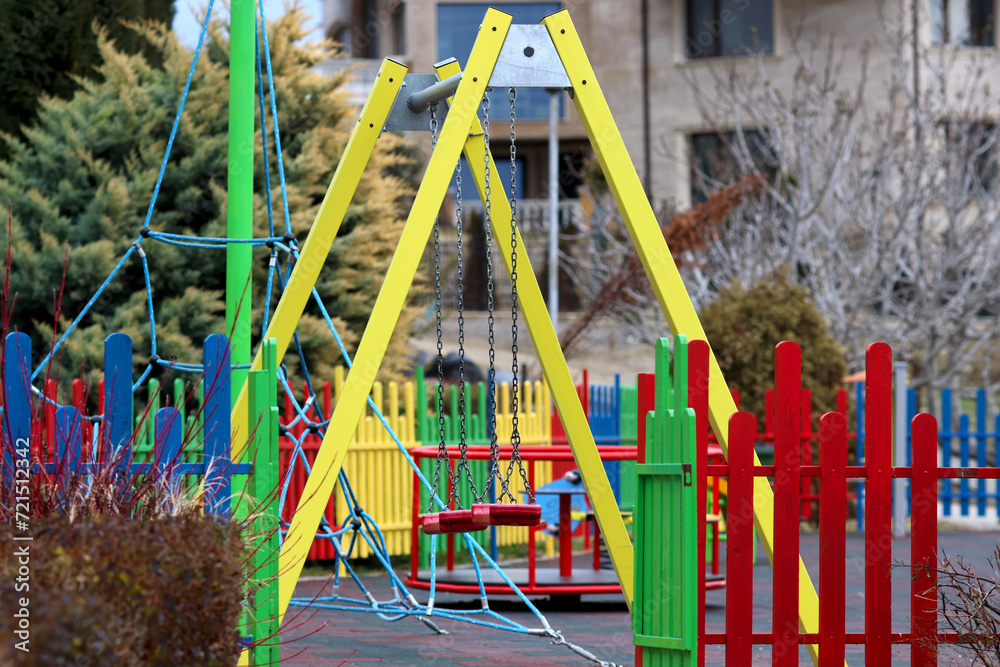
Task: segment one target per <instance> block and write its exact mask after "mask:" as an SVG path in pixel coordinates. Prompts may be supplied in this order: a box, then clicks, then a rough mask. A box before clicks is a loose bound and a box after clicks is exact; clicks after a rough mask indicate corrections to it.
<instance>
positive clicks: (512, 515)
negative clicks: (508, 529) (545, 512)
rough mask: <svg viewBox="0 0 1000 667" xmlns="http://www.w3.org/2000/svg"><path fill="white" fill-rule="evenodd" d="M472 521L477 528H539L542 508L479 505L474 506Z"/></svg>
mask: <svg viewBox="0 0 1000 667" xmlns="http://www.w3.org/2000/svg"><path fill="white" fill-rule="evenodd" d="M471 511H472V517H471V518H472V521H473V523H475V524H476V525H477V526H481V528H480V529H482V528H487V527H489V526H537V525H538V524H540V523H541V522H542V506H541V505H537V504H531V505H513V504H507V503H477V504H475V505H473V506H472V510H471Z"/></svg>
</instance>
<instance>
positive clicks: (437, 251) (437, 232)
mask: <svg viewBox="0 0 1000 667" xmlns="http://www.w3.org/2000/svg"><path fill="white" fill-rule="evenodd" d="M430 113H431V152H432V153H433V152H434V149H435V148H436V147H437V132H438V120H437V105H436V104H432V105H431V107H430ZM434 315H435V319H436V323H437V375H438V383H437V414H438V453H437V461H436V462H435V464H434V483H433V486H432V490H433V492H432V493H431V494H430V500H429V501H428V507H427V511H428V512H432V511H434V496H436V495H437V491H438V484H439V482H440V478H441V465H442V464H443V465H444V466H445V467H446V468H447V470H448V479H449V480H451V479H452V474H451V462H450V461H449V460H448V447H447V445H446V444H445V441H444V345H443V343H442V339H443V334H442V331H441V222H440V220H437V219H435V220H434ZM451 486H452V487H454V484H452V485H451Z"/></svg>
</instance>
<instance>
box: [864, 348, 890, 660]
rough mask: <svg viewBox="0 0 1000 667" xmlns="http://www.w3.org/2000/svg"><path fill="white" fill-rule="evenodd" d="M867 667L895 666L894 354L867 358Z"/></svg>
mask: <svg viewBox="0 0 1000 667" xmlns="http://www.w3.org/2000/svg"><path fill="white" fill-rule="evenodd" d="M865 431H866V433H865V469H866V472H867V474H868V477H867V481H866V482H865V496H866V498H865V501H866V502H865V634H866V635H867V643H866V645H865V664H866V665H868V667H883V666H884V665H888V664H891V663H892V638H891V636H890V632H891V631H892V579H891V574H890V567H891V563H892V533H891V531H892V515H891V512H892V460H891V456H892V349H891V348H890V347H889V346H888V345H887V344H885V343H872V344H871V345H869V346H868V350H867V351H866V354H865Z"/></svg>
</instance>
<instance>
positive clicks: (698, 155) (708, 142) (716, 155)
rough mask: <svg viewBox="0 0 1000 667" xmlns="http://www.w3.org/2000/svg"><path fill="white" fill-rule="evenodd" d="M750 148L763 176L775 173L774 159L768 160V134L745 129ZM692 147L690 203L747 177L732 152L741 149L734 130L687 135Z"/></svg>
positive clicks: (744, 132)
mask: <svg viewBox="0 0 1000 667" xmlns="http://www.w3.org/2000/svg"><path fill="white" fill-rule="evenodd" d="M743 136H744V137H745V139H746V144H747V149H748V151H749V153H750V156H751V157H752V158H753V161H754V167H753V169H755V170H758V171H759V172H761V173H762V174H764V175H768V176H770V175H773V174H774V167H773V166H771V165H773V163H774V161H773V160H772V159H769V153H770V151H769V149H768V144H767V140H766V138H765V135H764V134H762V133H761V132H758V131H757V130H744V131H743ZM688 140H689V143H690V149H691V203H692V204H700V203H702V202H704V201H706V200H707V199H708V195H709V193H710V192H712V191H714V190H715V189H716V186H725V185H730V184H732V183H735V182H736V181H737V180H739V178H740V177H742V176H746V175H747V174H746V173H745V171H741V169H740V166H739V165H738V164H737V161H736V157H735V156H734V154H733V151H738V150H739V148H738V147H737V146H736V140H737V137H736V133H735V132H732V131H730V132H705V133H697V134H692V135H690V136H689V137H688Z"/></svg>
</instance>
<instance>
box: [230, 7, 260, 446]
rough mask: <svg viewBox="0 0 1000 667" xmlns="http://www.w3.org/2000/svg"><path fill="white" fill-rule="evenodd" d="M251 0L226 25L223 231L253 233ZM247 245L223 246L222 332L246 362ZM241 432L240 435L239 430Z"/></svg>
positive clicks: (237, 375)
mask: <svg viewBox="0 0 1000 667" xmlns="http://www.w3.org/2000/svg"><path fill="white" fill-rule="evenodd" d="M255 9H256V6H255V2H254V0H233V2H232V9H231V11H230V28H229V181H228V204H227V205H228V215H227V227H226V234H227V235H228V236H229V238H243V239H248V238H251V237H252V235H253V149H254V74H255V68H254V64H255V61H254V57H255V53H254V49H255V43H256V32H257V24H256V20H255V16H256V15H255V13H254V12H255ZM251 265H252V255H251V247H250V244H248V243H232V244H229V246H227V247H226V331H227V333H228V334H229V340H230V341H231V343H230V344H231V345H232V352H231V354H232V363H233V365H245V364H249V363H250V361H251V358H250V310H251V302H250V269H251ZM246 376H247V371H246V369H234V370H233V372H232V383H233V401H234V403H235V400H236V397H237V396H238V395H239V392H240V390H241V389H242V387H243V381H244V380H245V379H246ZM243 437H246V434H243Z"/></svg>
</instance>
